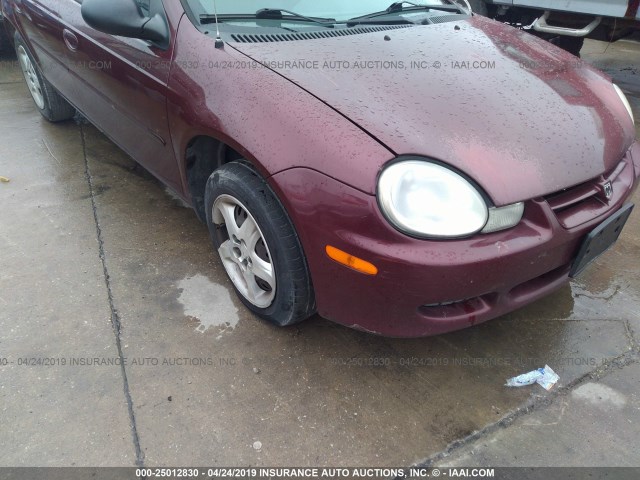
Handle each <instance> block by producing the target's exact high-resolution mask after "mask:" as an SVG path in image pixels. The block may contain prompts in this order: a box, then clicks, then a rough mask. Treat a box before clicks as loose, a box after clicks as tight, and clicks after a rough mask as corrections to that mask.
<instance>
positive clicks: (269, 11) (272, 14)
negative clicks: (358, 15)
mask: <svg viewBox="0 0 640 480" xmlns="http://www.w3.org/2000/svg"><path fill="white" fill-rule="evenodd" d="M283 13H286V14H287V15H283ZM217 18H218V21H220V22H222V21H224V20H238V19H240V20H243V19H246V20H252V19H256V20H286V21H292V20H293V21H298V22H309V23H315V24H317V25H322V26H323V27H327V28H334V26H335V25H334V24H335V22H336V19H335V18H318V17H307V16H305V15H301V14H299V13H296V12H292V11H291V10H283V9H281V8H262V9H260V10H258V11H257V12H256V13H255V14H253V15H251V14H222V15H218V17H217ZM215 22H216V15H215V14H213V15H212V14H210V13H206V14H203V15H200V23H201V24H203V25H204V24H206V23H215Z"/></svg>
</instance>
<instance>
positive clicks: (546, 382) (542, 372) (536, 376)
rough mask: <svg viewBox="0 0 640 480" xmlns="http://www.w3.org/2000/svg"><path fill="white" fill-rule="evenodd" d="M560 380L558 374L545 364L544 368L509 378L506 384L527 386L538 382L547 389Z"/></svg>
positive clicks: (509, 385) (508, 385)
mask: <svg viewBox="0 0 640 480" xmlns="http://www.w3.org/2000/svg"><path fill="white" fill-rule="evenodd" d="M558 380H560V377H559V376H558V374H557V373H556V372H554V371H553V370H552V369H551V367H550V366H549V365H545V366H544V368H539V369H537V370H533V371H532V372H528V373H523V374H522V375H518V376H517V377H513V378H510V379H508V380H507V383H505V386H507V387H525V386H527V385H533V384H534V383H537V384H538V385H540V386H541V387H542V388H544V389H545V390H551V388H552V387H553V386H554V385H555V384H556V383H557V382H558Z"/></svg>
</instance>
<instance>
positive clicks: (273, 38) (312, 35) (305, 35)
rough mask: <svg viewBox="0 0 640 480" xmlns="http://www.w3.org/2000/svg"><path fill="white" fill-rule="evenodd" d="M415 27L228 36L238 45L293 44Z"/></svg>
mask: <svg viewBox="0 0 640 480" xmlns="http://www.w3.org/2000/svg"><path fill="white" fill-rule="evenodd" d="M408 27H415V25H369V26H366V27H364V26H359V27H351V28H341V29H336V30H320V31H314V32H293V33H261V34H246V33H232V34H231V35H230V37H231V39H232V40H233V41H234V42H238V43H271V42H294V41H297V40H317V39H321V38H332V37H346V36H349V35H360V34H363V33H373V32H382V31H386V30H397V29H399V28H408Z"/></svg>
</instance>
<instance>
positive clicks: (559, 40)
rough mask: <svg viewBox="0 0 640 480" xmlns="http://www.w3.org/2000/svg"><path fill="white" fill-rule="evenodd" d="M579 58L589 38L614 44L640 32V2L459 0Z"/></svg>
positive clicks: (629, 0) (599, 0)
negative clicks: (583, 45) (546, 40)
mask: <svg viewBox="0 0 640 480" xmlns="http://www.w3.org/2000/svg"><path fill="white" fill-rule="evenodd" d="M459 1H460V2H465V1H467V2H468V3H469V4H470V6H471V7H472V8H473V10H474V11H475V12H476V13H478V14H480V15H485V16H488V17H491V18H494V19H495V20H498V21H502V22H506V23H509V24H512V25H514V26H521V27H523V28H526V29H528V30H529V31H530V32H531V33H533V34H535V35H538V36H540V37H543V38H546V39H548V40H550V41H552V42H553V43H555V44H556V45H558V46H560V47H562V48H564V49H565V50H568V51H570V52H571V53H573V54H574V55H579V53H580V49H581V48H582V44H583V43H584V39H585V38H594V39H597V40H605V41H612V40H618V39H620V38H622V37H624V36H626V35H628V34H629V33H632V32H633V31H634V30H637V29H640V9H639V8H638V6H639V4H640V2H638V1H637V0H459Z"/></svg>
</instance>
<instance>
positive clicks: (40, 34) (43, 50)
mask: <svg viewBox="0 0 640 480" xmlns="http://www.w3.org/2000/svg"><path fill="white" fill-rule="evenodd" d="M59 4H60V0H14V3H13V7H14V8H13V11H14V21H15V22H16V27H17V29H18V31H19V33H20V35H21V36H22V38H23V39H24V41H25V43H26V44H27V46H28V47H29V49H30V50H31V53H32V54H33V56H34V57H35V59H36V62H37V63H38V65H39V67H40V70H42V72H43V73H44V74H45V76H46V77H47V78H48V79H49V81H51V83H53V84H54V85H56V84H57V83H59V81H60V79H61V78H62V77H64V75H65V72H64V70H65V69H64V68H63V67H62V64H61V63H60V62H59V60H58V58H59V51H58V49H59V42H58V38H59V37H60V35H61V34H62V27H61V26H60V23H59V22H58V8H59Z"/></svg>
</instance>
